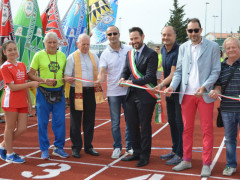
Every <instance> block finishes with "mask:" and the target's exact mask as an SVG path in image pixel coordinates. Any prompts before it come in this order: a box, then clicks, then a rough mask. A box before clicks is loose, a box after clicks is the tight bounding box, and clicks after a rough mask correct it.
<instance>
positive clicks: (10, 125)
mask: <svg viewBox="0 0 240 180" xmlns="http://www.w3.org/2000/svg"><path fill="white" fill-rule="evenodd" d="M2 52H3V53H2V59H3V60H4V58H7V61H5V62H4V63H3V64H2V66H1V75H2V77H3V80H4V83H5V93H4V96H3V100H2V108H3V110H4V113H5V121H6V125H5V131H4V140H3V141H2V143H0V158H1V159H3V160H5V161H7V162H10V163H24V162H25V160H24V159H22V158H21V157H19V156H18V155H17V154H15V153H14V151H13V140H15V139H16V138H17V137H19V136H20V135H21V134H22V133H23V132H24V131H26V129H27V113H28V111H29V112H30V111H31V108H32V104H31V99H30V95H29V91H28V88H29V87H38V86H39V83H38V82H37V81H31V82H27V71H26V66H25V65H24V63H22V62H18V61H17V60H16V58H17V57H18V51H17V46H16V43H15V42H14V41H7V42H5V43H4V44H3V45H2ZM4 56H6V57H4Z"/></svg>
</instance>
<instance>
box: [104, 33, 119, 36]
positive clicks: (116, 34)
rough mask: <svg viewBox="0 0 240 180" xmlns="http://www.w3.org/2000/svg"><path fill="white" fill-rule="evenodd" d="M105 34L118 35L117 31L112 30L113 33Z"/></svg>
mask: <svg viewBox="0 0 240 180" xmlns="http://www.w3.org/2000/svg"><path fill="white" fill-rule="evenodd" d="M107 35H108V36H112V35H114V36H116V35H118V33H117V32H114V33H108V34H107Z"/></svg>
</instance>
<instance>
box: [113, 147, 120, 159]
mask: <svg viewBox="0 0 240 180" xmlns="http://www.w3.org/2000/svg"><path fill="white" fill-rule="evenodd" d="M121 154H122V152H121V149H120V148H116V149H114V151H113V153H112V159H118V158H119V157H120V156H121Z"/></svg>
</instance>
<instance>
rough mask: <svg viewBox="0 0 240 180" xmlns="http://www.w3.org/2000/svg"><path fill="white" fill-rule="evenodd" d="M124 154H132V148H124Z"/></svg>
mask: <svg viewBox="0 0 240 180" xmlns="http://www.w3.org/2000/svg"><path fill="white" fill-rule="evenodd" d="M125 154H129V155H133V149H132V148H131V149H126V152H125Z"/></svg>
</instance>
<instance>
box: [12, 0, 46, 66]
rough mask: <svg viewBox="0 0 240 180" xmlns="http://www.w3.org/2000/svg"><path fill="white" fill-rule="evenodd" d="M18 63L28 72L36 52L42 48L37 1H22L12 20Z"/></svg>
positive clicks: (41, 31)
mask: <svg viewBox="0 0 240 180" xmlns="http://www.w3.org/2000/svg"><path fill="white" fill-rule="evenodd" d="M13 24H14V30H15V36H16V43H17V47H18V51H19V61H21V62H23V63H24V64H25V65H26V67H27V69H28V70H29V68H30V64H31V60H32V58H33V56H34V54H35V53H36V52H37V51H40V50H42V49H43V48H44V44H43V37H44V35H43V28H42V21H41V17H40V13H39V8H38V4H37V0H23V1H22V4H21V5H20V7H19V9H18V12H17V14H16V16H15V18H14V20H13Z"/></svg>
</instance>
